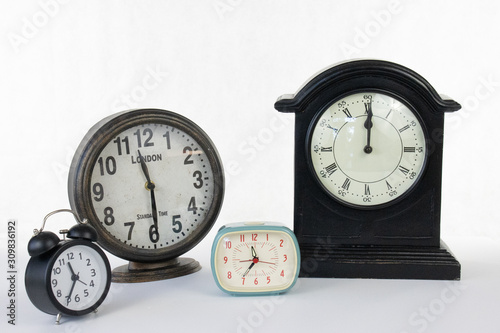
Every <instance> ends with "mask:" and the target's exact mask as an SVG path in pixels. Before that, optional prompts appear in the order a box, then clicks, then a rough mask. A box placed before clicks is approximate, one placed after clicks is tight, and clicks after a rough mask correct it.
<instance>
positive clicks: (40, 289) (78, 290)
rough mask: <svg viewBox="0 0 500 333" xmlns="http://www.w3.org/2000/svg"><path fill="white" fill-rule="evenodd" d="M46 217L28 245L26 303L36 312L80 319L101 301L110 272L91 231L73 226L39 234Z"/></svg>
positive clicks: (95, 236) (86, 226)
mask: <svg viewBox="0 0 500 333" xmlns="http://www.w3.org/2000/svg"><path fill="white" fill-rule="evenodd" d="M59 212H71V211H70V210H58V211H55V212H52V213H50V214H48V215H47V216H46V217H45V219H44V222H43V225H42V228H41V229H40V230H36V229H35V234H34V236H33V237H32V238H31V239H30V241H29V243H28V253H29V255H30V256H31V259H30V261H29V262H28V265H27V267H26V274H25V285H26V292H27V294H28V297H29V299H30V301H31V302H32V303H33V305H35V306H36V307H37V308H38V309H39V310H41V311H43V312H45V313H48V314H53V315H57V319H56V323H57V324H59V322H60V319H61V316H62V315H69V316H81V315H85V314H88V313H90V312H94V311H96V310H97V308H98V307H99V305H101V303H102V302H103V301H104V299H105V298H106V295H107V294H108V291H109V287H110V284H111V270H110V266H109V262H108V259H107V257H106V255H105V254H104V252H103V251H102V250H101V249H100V248H99V247H98V246H97V245H95V244H94V243H93V242H95V241H96V239H97V233H96V231H95V229H94V228H92V227H91V226H90V225H88V224H87V222H86V221H85V222H84V223H81V224H77V225H75V226H73V227H72V228H70V229H69V230H62V231H61V233H62V234H63V235H64V236H66V237H68V238H69V239H65V238H63V239H62V240H61V239H59V237H58V236H57V235H56V234H55V233H53V232H50V231H43V228H44V226H45V222H46V220H47V218H48V217H49V216H51V215H53V214H55V213H59Z"/></svg>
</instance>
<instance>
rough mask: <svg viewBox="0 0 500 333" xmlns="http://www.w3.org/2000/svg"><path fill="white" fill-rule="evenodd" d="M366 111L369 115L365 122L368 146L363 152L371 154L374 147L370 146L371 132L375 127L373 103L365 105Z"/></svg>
mask: <svg viewBox="0 0 500 333" xmlns="http://www.w3.org/2000/svg"><path fill="white" fill-rule="evenodd" d="M365 110H366V112H367V113H368V116H367V117H366V120H365V128H366V146H365V148H364V149H363V151H364V152H365V153H367V154H370V153H371V152H372V151H373V148H372V146H371V145H370V139H371V132H372V127H373V121H372V118H373V111H372V103H371V101H370V102H369V103H365Z"/></svg>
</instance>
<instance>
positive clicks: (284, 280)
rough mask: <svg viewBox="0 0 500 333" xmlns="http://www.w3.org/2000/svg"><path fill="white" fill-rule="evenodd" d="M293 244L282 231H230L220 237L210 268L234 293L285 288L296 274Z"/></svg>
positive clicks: (225, 286)
mask: <svg viewBox="0 0 500 333" xmlns="http://www.w3.org/2000/svg"><path fill="white" fill-rule="evenodd" d="M296 251H297V249H296V247H295V244H294V242H293V240H292V238H291V237H290V236H289V235H288V234H287V233H284V232H279V231H274V230H256V231H241V232H230V233H227V234H225V235H224V236H223V237H221V238H220V240H219V242H218V244H217V248H216V251H215V254H214V268H215V271H216V274H217V278H218V281H219V283H220V284H221V286H222V287H223V288H224V289H226V290H228V291H236V292H264V291H266V292H269V291H277V290H285V289H287V288H288V287H290V286H291V285H292V283H293V282H294V280H295V276H296V274H297V267H298V263H297V260H298V258H297V255H296Z"/></svg>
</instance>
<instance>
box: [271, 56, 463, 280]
mask: <svg viewBox="0 0 500 333" xmlns="http://www.w3.org/2000/svg"><path fill="white" fill-rule="evenodd" d="M364 91H372V92H382V93H385V94H388V95H392V96H394V97H396V98H398V99H400V100H402V101H403V102H405V103H407V104H408V105H409V106H410V107H411V109H412V110H413V111H414V112H415V114H416V115H417V117H418V118H420V120H421V123H422V126H423V128H424V132H425V133H426V145H427V157H426V165H425V167H424V170H423V173H422V175H421V178H420V180H419V181H418V182H417V184H415V186H414V187H413V188H412V189H410V191H409V193H406V194H405V195H403V196H402V198H400V199H399V200H396V201H395V202H394V203H392V202H391V203H389V204H386V205H382V206H374V207H362V208H360V207H352V206H351V207H350V206H348V205H346V204H342V203H340V202H339V201H337V200H335V199H334V198H332V197H331V196H330V195H329V194H327V192H326V191H325V190H324V189H323V188H322V186H321V185H320V184H319V182H318V181H317V179H316V178H315V177H316V176H315V175H314V172H313V171H312V165H311V160H310V158H309V154H310V148H309V140H310V136H311V134H312V133H311V132H312V128H313V127H314V125H315V124H314V122H315V119H317V118H318V114H320V113H321V112H323V111H324V110H325V109H326V108H327V107H329V106H330V105H331V103H332V102H334V101H335V100H337V99H338V98H340V97H342V96H345V95H347V94H351V93H355V92H364ZM274 107H275V109H276V110H278V111H280V112H285V113H295V162H294V163H295V166H294V167H295V186H294V191H295V194H294V207H295V208H294V209H295V211H294V232H295V234H296V236H297V239H298V242H299V245H300V248H301V258H302V263H301V271H300V276H301V277H338V278H395V279H438V280H458V279H460V263H459V262H458V261H457V260H456V259H455V258H454V256H453V254H452V253H451V252H450V251H449V249H448V248H447V246H446V245H445V244H444V243H443V242H442V241H441V239H440V212H441V179H442V161H443V133H444V132H443V129H444V113H445V112H454V111H457V110H459V109H460V108H461V106H460V104H458V103H457V102H455V101H453V100H451V99H449V98H447V97H445V96H440V95H439V94H438V93H437V92H436V91H435V90H434V88H433V87H432V86H431V85H430V84H429V83H428V82H427V81H426V80H425V79H424V78H423V77H421V76H420V75H419V74H417V73H415V72H413V71H412V70H410V69H408V68H406V67H403V66H401V65H398V64H395V63H391V62H387V61H380V60H354V61H347V62H343V63H340V64H337V65H334V66H332V67H330V68H328V69H326V70H324V71H322V72H320V73H319V74H317V75H316V76H314V77H313V78H312V79H310V80H309V81H307V82H306V83H305V84H304V85H303V86H302V87H301V88H300V89H299V91H298V92H297V93H296V94H292V95H283V96H281V97H279V98H278V100H277V101H276V103H275V105H274Z"/></svg>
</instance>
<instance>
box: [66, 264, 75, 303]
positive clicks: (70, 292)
mask: <svg viewBox="0 0 500 333" xmlns="http://www.w3.org/2000/svg"><path fill="white" fill-rule="evenodd" d="M68 267H69V270H70V272H71V280H72V281H73V284H72V285H71V289H70V291H69V294H68V296H66V302H67V303H66V306H67V305H68V304H69V302H71V295H72V294H73V290H74V289H75V284H76V281H78V275H76V274H75V271H73V267H71V263H70V262H68Z"/></svg>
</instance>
